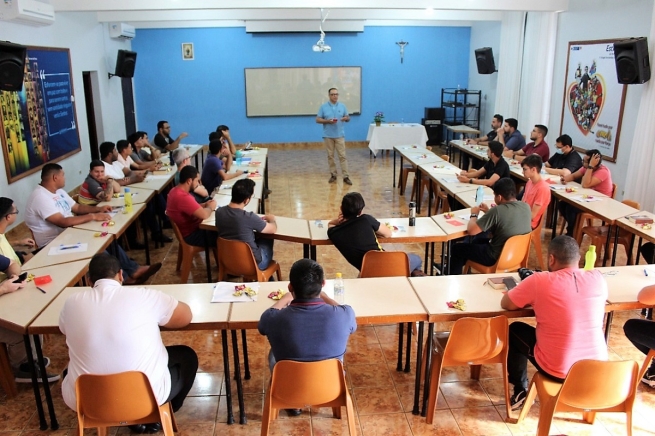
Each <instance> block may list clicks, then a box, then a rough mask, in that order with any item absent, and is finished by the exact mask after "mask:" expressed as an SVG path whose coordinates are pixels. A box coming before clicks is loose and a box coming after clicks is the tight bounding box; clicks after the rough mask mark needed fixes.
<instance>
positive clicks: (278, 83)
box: [244, 67, 362, 117]
mask: <svg viewBox="0 0 655 436" xmlns="http://www.w3.org/2000/svg"><path fill="white" fill-rule="evenodd" d="M244 71H245V76H246V116H248V117H279V116H291V115H316V114H317V113H318V109H319V107H320V106H321V104H323V103H325V102H326V101H328V89H330V88H337V89H338V90H339V101H340V102H341V103H343V104H345V105H346V108H347V109H348V113H349V114H359V113H361V110H362V98H361V96H362V68H361V67H298V68H245V69H244Z"/></svg>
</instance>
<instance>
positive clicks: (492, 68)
mask: <svg viewBox="0 0 655 436" xmlns="http://www.w3.org/2000/svg"><path fill="white" fill-rule="evenodd" d="M475 62H476V63H477V64H478V73H480V74H491V73H495V72H496V64H495V63H494V53H493V51H492V50H491V47H482V48H478V49H476V50H475Z"/></svg>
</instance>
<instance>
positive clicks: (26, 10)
mask: <svg viewBox="0 0 655 436" xmlns="http://www.w3.org/2000/svg"><path fill="white" fill-rule="evenodd" d="M0 20H3V21H12V22H15V23H21V24H27V25H29V26H45V25H48V24H52V23H54V22H55V8H54V7H53V6H52V5H51V4H50V3H47V2H44V1H40V0H3V1H2V2H0Z"/></svg>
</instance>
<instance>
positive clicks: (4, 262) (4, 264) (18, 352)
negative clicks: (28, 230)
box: [0, 255, 59, 383]
mask: <svg viewBox="0 0 655 436" xmlns="http://www.w3.org/2000/svg"><path fill="white" fill-rule="evenodd" d="M0 273H1V274H2V276H3V277H6V280H5V279H1V280H2V282H1V283H0V296H2V295H4V294H10V293H12V292H16V291H18V290H19V289H21V288H22V287H24V286H25V281H22V282H17V280H18V275H19V274H20V264H19V263H17V262H14V261H13V260H11V259H9V258H8V257H6V256H2V255H0ZM0 303H2V300H0ZM0 342H2V343H4V344H7V355H8V356H9V365H10V366H11V369H12V371H13V372H14V377H15V381H16V383H32V373H31V372H30V365H29V363H28V361H27V352H26V351H25V341H24V339H23V335H22V334H20V333H17V332H15V331H13V330H9V329H6V328H4V327H0ZM32 356H33V358H34V359H36V350H34V349H33V350H32ZM43 359H44V360H45V366H48V365H49V364H50V359H49V358H47V357H44V358H43ZM35 363H36V362H35ZM35 367H36V372H37V377H38V379H39V380H41V375H40V369H39V366H38V365H36V366H35ZM47 378H48V381H49V382H55V381H57V380H59V374H48V375H47Z"/></svg>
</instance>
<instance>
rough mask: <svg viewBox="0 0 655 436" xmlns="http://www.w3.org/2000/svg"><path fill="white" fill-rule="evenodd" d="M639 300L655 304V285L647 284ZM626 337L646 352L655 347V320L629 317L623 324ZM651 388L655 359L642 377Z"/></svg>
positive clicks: (653, 378) (652, 385) (653, 386)
mask: <svg viewBox="0 0 655 436" xmlns="http://www.w3.org/2000/svg"><path fill="white" fill-rule="evenodd" d="M637 300H638V301H639V302H640V303H642V304H646V305H648V306H654V305H655V285H650V286H646V287H645V288H643V289H642V290H641V291H639V294H638V295H637ZM623 331H624V332H625V337H626V338H628V339H629V340H630V342H632V344H633V345H634V346H635V347H637V348H638V349H639V351H641V352H642V353H644V354H648V353H649V352H650V350H652V349H655V321H652V320H647V319H629V320H627V321H626V322H625V325H624V326H623ZM641 381H642V382H644V383H646V384H647V385H648V386H650V387H651V388H655V359H653V361H652V362H651V364H650V367H649V368H648V370H647V371H646V373H645V374H644V377H643V378H642V379H641Z"/></svg>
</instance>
